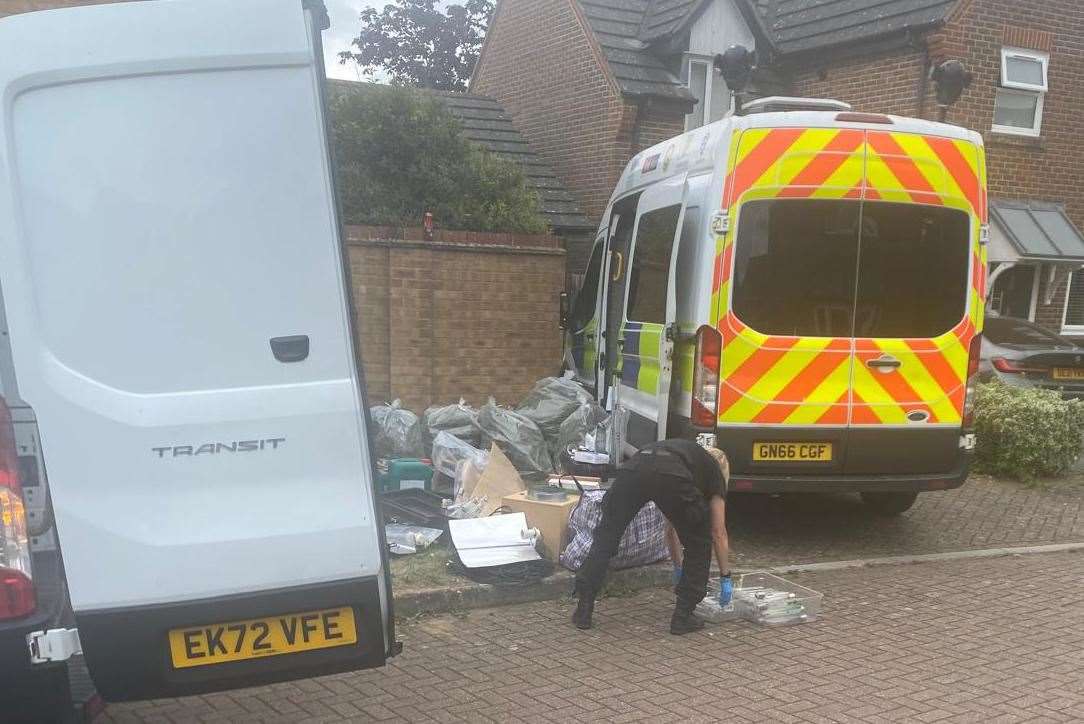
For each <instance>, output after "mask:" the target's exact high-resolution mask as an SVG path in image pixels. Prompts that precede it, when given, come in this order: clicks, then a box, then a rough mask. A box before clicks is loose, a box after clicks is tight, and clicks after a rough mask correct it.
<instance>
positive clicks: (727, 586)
mask: <svg viewBox="0 0 1084 724" xmlns="http://www.w3.org/2000/svg"><path fill="white" fill-rule="evenodd" d="M733 597H734V581H732V580H730V576H723V577H722V578H720V579H719V605H720V606H723V607H726V606H729V605H730V599H731V598H733Z"/></svg>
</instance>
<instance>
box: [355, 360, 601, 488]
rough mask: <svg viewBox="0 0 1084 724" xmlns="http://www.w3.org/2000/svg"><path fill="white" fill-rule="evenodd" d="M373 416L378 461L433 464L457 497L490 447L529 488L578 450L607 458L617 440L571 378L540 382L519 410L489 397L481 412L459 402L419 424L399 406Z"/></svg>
mask: <svg viewBox="0 0 1084 724" xmlns="http://www.w3.org/2000/svg"><path fill="white" fill-rule="evenodd" d="M370 415H371V417H372V420H373V423H374V426H375V430H374V439H375V445H376V455H377V457H378V458H418V459H428V460H432V462H433V466H434V469H435V471H436V472H437V473H439V474H441V475H444V476H446V477H448V478H451V479H452V480H454V481H455V489H456V490H458V489H459V488H460V487H461V483H462V479H463V476H464V475H468V474H471V473H474V474H479V473H481V471H482V470H484V468H485V464H486V459H487V455H488V453H487V451H488V450H489V449H490V447H491V446H492V445H496V446H497V447H499V448H500V449H501V451H502V452H503V453H504V454H505V455H506V456H508V459H509V460H510V461H511V462H512V465H513V466H514V467H515V469H516V470H517V471H518V472H519V474H520V475H521V476H523V478H524V479H525V480H526V481H527V482H528V483H538V482H543V481H544V480H545V479H546V477H547V476H548V475H550V474H551V473H554V472H560V471H561V468H563V467H565V466H567V464H568V462H569V460H570V456H571V454H572V453H573V452H574V451H577V450H579V451H583V452H588V453H595V454H597V455H602V456H605V453H606V452H607V450H608V441H609V438H610V436H611V434H612V433H611V430H610V426H611V418H610V415H608V414H607V413H606V412H605V411H604V410H603V409H602V408H601V407H599V405H598V404H597V403H596V402H595V401H594V400H593V399H592V397H591V394H590V393H589V392H587V390H585V389H584V388H583V387H582V386H581V385H580V384H578V383H577V382H575V381H574V380H572V379H569V378H567V377H547V378H545V379H542V380H539V381H538V382H537V383H536V384H535V385H534V387H533V388H532V389H531V391H530V392H529V393H528V394H527V396H526V397H524V399H523V401H522V402H521V403H520V404H519V405H518V406H517V407H516V408H514V409H509V408H507V407H502V406H501V405H498V404H497V403H496V401H495V400H493V399H492V398H491V399H490V400H489V401H488V402H487V403H486V404H485V405H483V406H482V407H481V408H480V409H477V410H476V409H474V408H473V407H471V406H470V405H469V404H467V402H466V401H465V400H463V399H460V400H459V401H458V402H455V403H451V404H448V405H434V406H432V407H429V408H428V409H427V410H425V412H424V413H423V415H422V416H421V417H419V416H418V415H416V414H415V413H413V412H411V411H410V410H407V409H406V408H404V407H403V405H402V402H401V401H400V400H395V401H393V402H391V403H390V404H382V405H376V406H374V407H373V408H371V410H370ZM602 459H604V457H603V458H602ZM465 463H466V464H469V465H470V467H469V468H466V469H464V464H465Z"/></svg>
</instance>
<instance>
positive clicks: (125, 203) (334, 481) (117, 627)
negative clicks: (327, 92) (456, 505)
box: [0, 0, 394, 700]
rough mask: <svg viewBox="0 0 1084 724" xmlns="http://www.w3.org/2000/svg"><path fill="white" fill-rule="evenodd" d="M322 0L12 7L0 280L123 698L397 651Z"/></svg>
mask: <svg viewBox="0 0 1084 724" xmlns="http://www.w3.org/2000/svg"><path fill="white" fill-rule="evenodd" d="M322 16H323V12H322V6H320V5H319V4H318V3H314V2H308V1H304V2H303V0H233V1H232V2H229V3H224V2H219V1H218V0H179V1H177V2H141V3H121V4H116V5H102V6H95V7H89V8H78V9H72V10H60V11H48V12H42V13H32V14H28V15H19V16H14V17H10V18H7V19H5V20H3V21H0V46H2V47H3V48H4V55H5V61H4V63H3V65H2V66H0V87H2V89H3V98H4V99H5V105H4V113H3V116H2V117H0V134H2V137H3V144H2V145H0V187H2V189H0V191H2V193H0V281H2V286H3V295H4V302H5V306H6V310H7V315H8V321H9V325H10V332H11V342H12V351H13V355H14V363H15V364H14V366H15V371H16V375H17V377H18V384H19V389H20V391H21V393H22V396H23V398H24V399H25V400H26V401H27V402H28V403H29V404H30V405H31V406H32V407H33V409H34V411H35V413H36V414H37V417H38V421H39V425H40V432H41V442H42V448H43V452H44V457H45V461H46V464H47V465H48V469H49V480H50V486H51V488H52V499H53V504H54V508H55V513H56V524H57V531H58V534H59V538H60V544H61V548H62V552H63V556H64V562H65V567H66V570H67V576H68V582H69V587H70V592H71V603H72V606H73V608H74V611H75V615H76V620H77V623H78V628H79V633H80V635H81V638H82V643H83V648H84V652H85V656H86V661H87V664H88V666H89V668H90V671H91V675H92V677H93V678H94V681H95V683H96V685H97V687H98V689H99V691H100V692H101V693H102V695H103V696H104V697H105V698H107V699H110V700H120V699H131V698H143V697H152V696H172V695H180V694H190V693H195V692H200V691H207V690H212V689H221V688H228V687H234V686H240V685H248V684H252V683H259V682H266V681H272V680H281V679H289V678H295V677H301V676H311V675H314V674H319V673H328V672H333V671H342V670H348V669H356V668H361V667H368V666H378V665H381V664H382V663H383V662H384V661H385V658H386V657H387V656H388V655H389V654H390V653H391V652H392V650H393V646H394V643H393V632H392V622H391V617H390V611H389V607H390V600H391V591H390V588H389V579H388V578H387V576H386V572H387V569H386V556H385V554H384V548H383V546H382V542H381V530H382V526H381V525H380V520H379V519H378V517H377V514H376V510H375V502H374V494H373V490H372V473H371V470H372V464H371V461H370V459H369V445H368V432H367V420H366V416H365V406H364V403H363V385H362V381H361V379H360V368H359V366H358V364H357V361H356V359H355V352H354V346H353V343H352V321H351V313H350V305H349V303H348V285H347V284H346V279H345V275H344V271H343V270H344V265H343V260H342V256H341V245H340V238H339V226H338V220H337V213H336V203H335V193H334V187H333V182H332V174H331V169H330V163H329V152H328V139H327V133H326V127H325V118H324V111H323V83H324V78H323V70H322V68H323V61H322V51H321V49H320V47H319V32H320V28H321V25H322V24H323V22H322Z"/></svg>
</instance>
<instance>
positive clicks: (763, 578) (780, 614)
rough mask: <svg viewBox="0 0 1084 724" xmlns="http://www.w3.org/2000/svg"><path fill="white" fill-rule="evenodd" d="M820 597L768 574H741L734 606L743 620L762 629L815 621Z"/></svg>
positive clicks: (811, 591)
mask: <svg viewBox="0 0 1084 724" xmlns="http://www.w3.org/2000/svg"><path fill="white" fill-rule="evenodd" d="M823 598H824V596H823V595H822V594H820V593H817V592H816V591H814V590H813V589H811V588H806V587H805V586H799V585H798V584H797V583H791V582H790V581H788V580H786V579H785V578H780V577H779V576H776V575H773V574H771V573H745V574H742V575H741V576H740V577H739V578H738V581H737V585H736V586H735V587H734V605H735V608H736V609H737V610H738V611H739V613H740V614H741V616H742V618H745V619H747V620H749V621H752V622H753V623H759V624H762V625H765V626H784V625H788V624H795V623H807V622H809V621H815V620H816V619H817V616H819V615H820V610H821V601H822V599H823Z"/></svg>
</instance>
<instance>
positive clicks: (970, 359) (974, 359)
mask: <svg viewBox="0 0 1084 724" xmlns="http://www.w3.org/2000/svg"><path fill="white" fill-rule="evenodd" d="M981 351H982V335H981V334H976V335H975V336H974V337H972V338H971V346H970V347H968V348H967V389H966V390H965V392H964V428H965V429H970V428H971V427H973V426H974V424H975V383H977V382H978V379H979V354H980V352H981Z"/></svg>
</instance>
